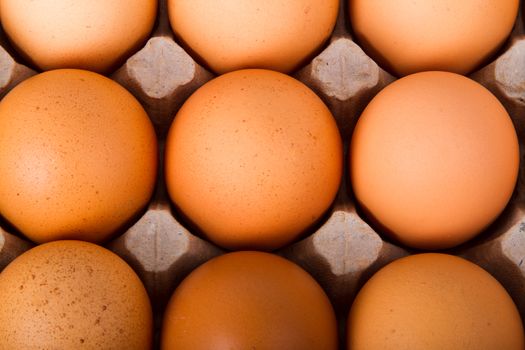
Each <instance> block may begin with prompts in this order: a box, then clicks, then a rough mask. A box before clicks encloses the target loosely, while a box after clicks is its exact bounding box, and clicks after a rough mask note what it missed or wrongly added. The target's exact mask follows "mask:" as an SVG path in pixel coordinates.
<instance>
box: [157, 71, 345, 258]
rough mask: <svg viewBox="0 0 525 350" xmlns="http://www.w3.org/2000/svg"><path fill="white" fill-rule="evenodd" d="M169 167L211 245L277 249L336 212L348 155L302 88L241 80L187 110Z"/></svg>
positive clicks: (185, 207) (279, 77) (194, 99)
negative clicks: (335, 202) (331, 211)
mask: <svg viewBox="0 0 525 350" xmlns="http://www.w3.org/2000/svg"><path fill="white" fill-rule="evenodd" d="M165 162H166V181H167V185H168V191H169V194H170V196H171V199H172V200H173V201H174V203H175V205H176V207H177V208H178V209H179V210H180V211H181V212H182V213H183V214H184V216H186V217H187V218H188V219H189V221H190V222H192V223H193V224H194V225H195V226H197V227H198V228H199V229H200V230H201V231H202V232H203V233H204V234H205V235H206V236H207V237H208V238H209V239H211V240H212V241H213V242H215V243H217V244H219V245H221V246H223V247H227V248H230V249H242V248H254V249H275V248H278V247H281V246H283V245H285V244H287V243H290V242H291V241H293V240H294V239H296V238H297V237H298V236H299V235H300V234H302V233H303V232H304V231H305V230H307V229H308V228H309V227H310V226H311V225H312V224H314V223H315V222H317V221H318V220H319V218H320V217H321V216H322V215H323V213H324V212H325V211H326V210H327V209H328V208H329V206H330V205H331V203H332V201H333V199H334V197H335V195H336V193H337V189H338V186H339V182H340V178H341V171H342V145H341V138H340V135H339V131H338V129H337V125H336V123H335V120H334V118H333V117H332V115H331V113H330V111H329V110H328V108H327V107H326V106H325V105H324V103H323V102H322V101H321V99H319V97H317V96H316V95H315V94H314V93H313V92H312V91H311V90H310V89H308V88H307V87H306V86H305V85H303V84H302V83H301V82H299V81H297V80H295V79H293V78H291V77H289V76H287V75H284V74H281V73H277V72H272V71H267V70H242V71H236V72H233V73H228V74H225V75H223V76H221V77H219V78H216V79H214V80H212V81H211V82H209V83H207V84H206V85H204V86H203V87H201V88H200V89H199V90H198V91H197V92H195V94H193V95H192V96H191V97H190V98H189V99H188V100H187V101H186V103H185V104H184V105H183V107H182V108H181V109H180V111H179V113H178V114H177V116H176V117H175V120H174V122H173V125H172V126H171V129H170V132H169V135H168V139H167V144H166V160H165Z"/></svg>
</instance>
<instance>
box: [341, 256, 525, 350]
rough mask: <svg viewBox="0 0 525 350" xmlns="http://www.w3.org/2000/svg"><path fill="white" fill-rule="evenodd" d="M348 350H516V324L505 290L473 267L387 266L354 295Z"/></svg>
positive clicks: (520, 339) (439, 259) (524, 343)
mask: <svg viewBox="0 0 525 350" xmlns="http://www.w3.org/2000/svg"><path fill="white" fill-rule="evenodd" d="M347 330H348V337H347V349H349V350H364V349H366V350H398V349H414V350H416V349H418V350H419V349H425V350H457V349H462V350H493V349H505V350H522V349H524V348H525V340H524V330H523V324H522V321H521V319H520V315H519V312H518V309H517V307H516V305H515V304H514V302H513V301H512V299H511V297H510V296H509V295H508V294H507V292H506V291H505V289H504V288H503V287H502V286H501V285H500V284H499V282H498V281H497V280H496V279H494V278H493V277H492V276H491V275H490V274H489V273H487V272H486V271H485V270H483V269H482V268H480V267H479V266H477V265H475V264H473V263H471V262H469V261H467V260H464V259H461V258H458V257H455V256H451V255H445V254H420V255H413V256H409V257H406V258H403V259H399V260H396V261H394V262H393V263H391V264H389V265H387V266H386V267H384V268H383V269H381V270H380V271H379V272H377V273H376V274H375V275H374V276H372V278H371V279H370V280H369V281H368V282H367V283H366V284H365V286H364V287H363V288H362V289H361V291H360V292H359V294H358V295H357V298H356V299H355V301H354V303H353V305H352V309H351V311H350V315H349V319H348V324H347Z"/></svg>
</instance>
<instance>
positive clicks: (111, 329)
mask: <svg viewBox="0 0 525 350" xmlns="http://www.w3.org/2000/svg"><path fill="white" fill-rule="evenodd" d="M0 295H2V302H1V303H0V349H2V350H3V349H6V350H8V349H9V350H10V349H115V350H118V349H130V350H133V349H137V350H144V349H150V348H151V345H152V344H151V342H152V329H153V323H152V312H151V306H150V303H149V299H148V296H147V293H146V290H145V289H144V286H143V285H142V282H141V281H140V280H139V278H138V277H137V275H136V274H135V273H134V272H133V270H132V269H131V268H130V267H129V266H128V265H127V264H126V263H125V262H124V261H123V260H122V259H120V258H119V257H118V256H117V255H115V254H113V253H111V252H110V251H108V250H106V249H104V248H102V247H99V246H96V245H94V244H91V243H86V242H79V241H58V242H52V243H47V244H43V245H41V246H38V247H36V248H33V249H31V250H29V251H28V252H26V253H24V254H22V255H21V256H19V257H18V258H17V259H16V260H14V261H13V262H12V263H11V264H10V265H8V266H7V267H6V268H5V269H4V271H2V273H1V274H0Z"/></svg>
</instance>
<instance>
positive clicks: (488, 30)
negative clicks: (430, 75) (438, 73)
mask: <svg viewBox="0 0 525 350" xmlns="http://www.w3.org/2000/svg"><path fill="white" fill-rule="evenodd" d="M518 8H519V0H462V1H457V0H396V1H384V0H349V11H350V19H351V23H352V29H353V31H354V33H355V35H356V37H357V39H358V42H359V44H360V45H361V46H362V47H363V48H364V49H365V51H366V52H367V53H368V54H369V55H370V56H371V57H372V58H373V59H375V60H376V61H377V62H378V63H380V64H381V65H382V66H383V67H384V68H386V69H388V70H390V71H391V72H392V73H396V74H398V75H400V76H403V75H407V74H411V73H416V72H421V71H429V70H444V71H451V72H455V73H460V74H467V73H469V72H471V71H473V70H474V69H476V68H478V67H479V66H480V65H481V64H483V63H486V62H487V60H488V59H489V58H490V57H491V56H492V55H493V54H494V53H495V52H496V51H497V50H498V49H499V48H500V47H501V45H502V44H503V43H504V42H505V40H506V38H507V36H508V35H509V34H510V32H511V30H512V27H513V25H514V22H515V21H516V16H517V15H518Z"/></svg>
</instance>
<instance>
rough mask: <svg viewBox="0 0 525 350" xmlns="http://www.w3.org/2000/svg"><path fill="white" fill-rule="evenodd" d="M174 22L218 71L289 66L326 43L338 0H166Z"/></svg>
mask: <svg viewBox="0 0 525 350" xmlns="http://www.w3.org/2000/svg"><path fill="white" fill-rule="evenodd" d="M167 6H168V13H169V19H170V23H171V27H172V28H173V31H174V33H175V35H176V36H177V38H178V39H179V41H181V42H182V43H183V44H184V45H185V46H186V47H187V48H188V49H189V51H190V52H191V53H193V56H196V57H199V58H200V59H201V61H202V62H204V63H205V64H206V65H207V66H208V67H210V68H211V69H212V70H213V71H215V72H216V73H219V74H222V73H226V72H231V71H234V70H238V69H243V68H265V69H271V70H277V71H280V72H290V71H292V70H294V69H297V68H298V67H299V66H300V65H301V64H302V63H304V62H305V61H306V60H308V59H310V58H311V56H312V55H313V54H315V53H317V51H319V49H320V48H321V47H322V45H323V43H324V42H325V41H326V40H327V39H328V38H329V36H330V34H331V33H332V30H333V28H334V26H335V22H336V18H337V12H338V9H339V1H338V0H288V1H280V0H266V1H258V0H244V1H238V0H212V1H211V0H168V1H167Z"/></svg>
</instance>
